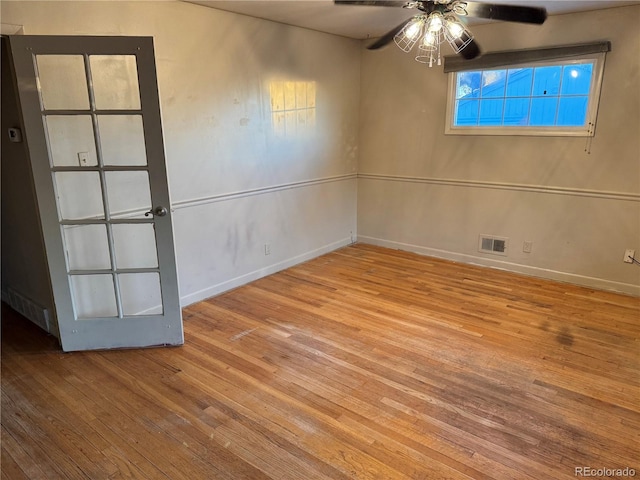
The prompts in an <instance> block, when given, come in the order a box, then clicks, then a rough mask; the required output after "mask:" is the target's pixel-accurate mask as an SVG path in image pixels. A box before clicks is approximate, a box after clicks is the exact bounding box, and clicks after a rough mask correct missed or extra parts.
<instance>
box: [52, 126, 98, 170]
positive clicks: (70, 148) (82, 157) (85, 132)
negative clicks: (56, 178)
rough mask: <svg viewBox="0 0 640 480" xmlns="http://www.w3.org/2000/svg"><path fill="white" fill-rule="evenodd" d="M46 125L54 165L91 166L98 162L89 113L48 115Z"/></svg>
mask: <svg viewBox="0 0 640 480" xmlns="http://www.w3.org/2000/svg"><path fill="white" fill-rule="evenodd" d="M45 126H46V131H47V143H48V144H49V152H50V157H51V163H52V165H53V166H55V167H78V166H80V167H90V166H95V165H97V164H98V159H97V156H96V142H95V139H94V137H93V123H92V122H91V117H90V116H89V115H47V116H46V117H45Z"/></svg>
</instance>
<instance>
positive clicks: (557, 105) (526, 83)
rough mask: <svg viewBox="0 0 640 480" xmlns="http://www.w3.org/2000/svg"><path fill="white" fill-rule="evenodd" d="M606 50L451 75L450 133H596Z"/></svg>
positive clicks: (581, 134) (589, 134)
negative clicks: (595, 127) (586, 54)
mask: <svg viewBox="0 0 640 480" xmlns="http://www.w3.org/2000/svg"><path fill="white" fill-rule="evenodd" d="M603 65H604V53H598V54H594V55H590V56H587V57H581V58H578V59H576V58H571V59H559V60H558V59H557V60H548V61H542V62H531V63H528V64H519V65H513V66H501V67H499V68H495V67H494V68H484V69H480V68H478V69H472V70H464V71H457V72H453V73H451V74H450V79H449V99H448V107H447V126H446V133H449V134H468V135H575V136H591V135H593V133H594V126H595V117H596V112H597V106H598V100H599V96H600V83H601V80H602V73H603Z"/></svg>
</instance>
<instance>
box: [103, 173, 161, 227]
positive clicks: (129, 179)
mask: <svg viewBox="0 0 640 480" xmlns="http://www.w3.org/2000/svg"><path fill="white" fill-rule="evenodd" d="M105 179H106V184H107V185H106V186H107V199H108V201H109V213H110V215H111V218H145V217H144V214H145V212H148V211H149V210H151V190H150V188H149V174H148V173H147V172H146V171H138V172H106V173H105Z"/></svg>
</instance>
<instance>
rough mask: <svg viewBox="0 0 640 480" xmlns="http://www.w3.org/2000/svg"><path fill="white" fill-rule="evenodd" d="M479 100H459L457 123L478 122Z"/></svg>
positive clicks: (474, 123) (470, 123) (473, 123)
mask: <svg viewBox="0 0 640 480" xmlns="http://www.w3.org/2000/svg"><path fill="white" fill-rule="evenodd" d="M479 103H480V102H479V101H478V100H458V102H457V108H456V119H455V125H477V124H478V106H479Z"/></svg>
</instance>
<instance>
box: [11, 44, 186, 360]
mask: <svg viewBox="0 0 640 480" xmlns="http://www.w3.org/2000/svg"><path fill="white" fill-rule="evenodd" d="M9 44H10V46H11V52H12V57H13V64H14V67H15V73H16V80H17V85H18V91H19V97H20V106H21V109H22V114H23V119H24V129H25V132H24V133H25V135H24V138H25V141H26V143H27V149H28V151H29V156H30V160H31V165H32V171H33V176H34V183H35V189H36V197H37V201H38V207H39V210H40V217H41V223H42V230H43V235H44V241H45V249H46V253H47V259H48V262H49V270H50V275H51V282H52V287H53V294H54V301H55V310H56V317H57V320H58V326H59V330H60V340H61V344H62V347H63V349H64V350H65V351H70V350H88V349H102V348H121V347H141V346H153V345H176V344H181V343H183V330H182V317H181V311H180V304H179V294H178V284H177V273H176V263H175V253H174V241H173V231H172V223H171V209H170V203H169V192H168V186H167V178H166V166H165V157H164V145H163V137H162V126H161V118H160V108H159V100H158V90H157V79H156V71H155V60H154V51H153V41H152V39H151V38H145V37H58V36H14V37H10V38H9Z"/></svg>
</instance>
